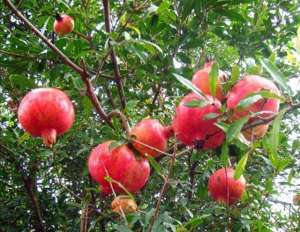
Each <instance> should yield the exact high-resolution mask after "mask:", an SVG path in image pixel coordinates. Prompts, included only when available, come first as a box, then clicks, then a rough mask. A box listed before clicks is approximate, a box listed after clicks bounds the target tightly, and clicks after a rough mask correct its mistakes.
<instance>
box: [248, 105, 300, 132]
mask: <svg viewBox="0 0 300 232" xmlns="http://www.w3.org/2000/svg"><path fill="white" fill-rule="evenodd" d="M298 108H300V103H296V104H292V105H289V106H287V107H286V113H287V112H291V111H293V110H295V109H298ZM276 116H277V115H276V114H275V115H273V116H272V117H269V118H266V119H263V118H261V119H258V120H255V121H254V122H253V123H249V124H247V125H245V126H244V127H243V131H245V130H248V129H251V128H254V127H256V126H260V125H264V124H267V123H270V122H272V121H273V120H274V119H275V118H276Z"/></svg>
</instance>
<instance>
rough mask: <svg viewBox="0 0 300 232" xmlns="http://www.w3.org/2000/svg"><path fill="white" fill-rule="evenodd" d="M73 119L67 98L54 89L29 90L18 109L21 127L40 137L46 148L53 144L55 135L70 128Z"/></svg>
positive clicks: (72, 111) (71, 107)
mask: <svg viewBox="0 0 300 232" xmlns="http://www.w3.org/2000/svg"><path fill="white" fill-rule="evenodd" d="M74 117H75V116H74V108H73V104H72V102H71V101H70V99H69V97H68V96H67V95H66V94H65V93H64V92H63V91H61V90H59V89H55V88H38V89H34V90H31V91H30V92H29V93H27V94H26V96H25V97H24V98H23V99H22V101H21V103H20V106H19V109H18V119H19V122H20V123H21V126H22V127H23V128H24V129H25V130H26V131H27V132H29V133H30V134H31V135H32V136H35V137H42V138H43V141H44V144H46V145H47V146H51V145H52V144H54V143H55V141H56V136H57V135H61V134H63V133H65V132H66V131H68V130H69V129H70V128H71V126H72V124H73V122H74Z"/></svg>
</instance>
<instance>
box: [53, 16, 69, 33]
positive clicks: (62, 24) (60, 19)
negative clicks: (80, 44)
mask: <svg viewBox="0 0 300 232" xmlns="http://www.w3.org/2000/svg"><path fill="white" fill-rule="evenodd" d="M73 29H74V20H73V18H72V17H71V16H69V15H58V16H57V17H56V20H55V21H54V24H53V31H54V32H55V33H56V34H58V35H66V34H68V33H70V32H72V31H73Z"/></svg>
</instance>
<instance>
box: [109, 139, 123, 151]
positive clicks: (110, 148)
mask: <svg viewBox="0 0 300 232" xmlns="http://www.w3.org/2000/svg"><path fill="white" fill-rule="evenodd" d="M123 144H124V142H122V141H112V142H111V143H110V144H109V147H108V149H109V150H110V151H112V150H113V149H115V148H117V147H119V146H121V145H123Z"/></svg>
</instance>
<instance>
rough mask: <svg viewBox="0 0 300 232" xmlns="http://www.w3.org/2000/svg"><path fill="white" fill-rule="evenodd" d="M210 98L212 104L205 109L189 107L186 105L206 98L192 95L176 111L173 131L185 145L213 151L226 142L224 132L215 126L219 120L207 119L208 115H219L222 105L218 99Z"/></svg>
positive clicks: (186, 97) (184, 99)
mask: <svg viewBox="0 0 300 232" xmlns="http://www.w3.org/2000/svg"><path fill="white" fill-rule="evenodd" d="M208 98H209V99H210V103H209V104H207V105H205V106H203V107H195V108H194V107H193V108H192V107H188V106H186V104H187V103H189V102H191V101H194V100H204V97H200V96H198V95H196V94H195V93H190V94H188V95H186V96H185V97H184V98H183V99H182V100H181V102H180V104H179V106H178V107H177V109H176V116H175V118H174V120H173V129H174V132H175V135H176V137H177V138H178V139H179V140H180V141H181V142H182V143H184V144H185V145H188V146H193V145H196V146H199V145H200V147H201V148H203V149H212V148H216V147H218V146H220V145H221V144H222V142H223V140H224V137H225V136H224V132H223V131H222V130H221V129H219V128H218V127H217V126H215V125H214V124H215V122H216V121H217V119H216V118H212V119H207V118H206V117H207V116H208V114H219V113H220V108H221V103H220V102H219V101H218V100H217V99H212V98H211V97H209V96H208Z"/></svg>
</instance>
